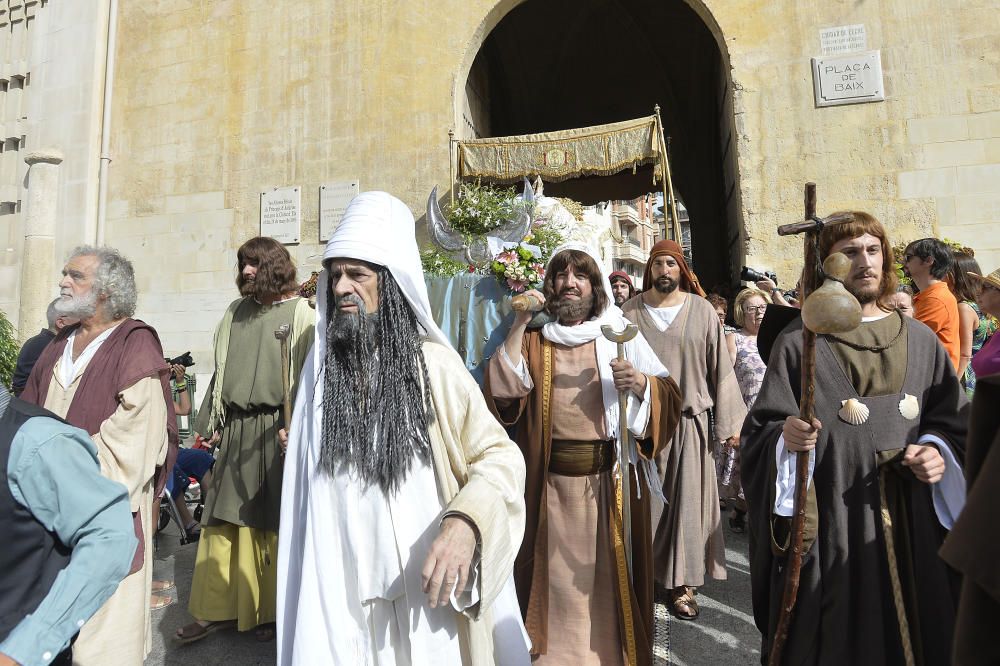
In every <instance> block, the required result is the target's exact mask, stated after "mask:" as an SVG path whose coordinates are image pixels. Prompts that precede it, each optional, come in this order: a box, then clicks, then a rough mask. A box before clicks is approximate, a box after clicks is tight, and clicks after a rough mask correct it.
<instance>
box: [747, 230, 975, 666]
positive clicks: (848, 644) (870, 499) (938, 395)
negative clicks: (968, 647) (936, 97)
mask: <svg viewBox="0 0 1000 666" xmlns="http://www.w3.org/2000/svg"><path fill="white" fill-rule="evenodd" d="M840 215H841V214H838V216H840ZM849 215H850V218H849V221H847V222H845V223H843V224H837V225H833V226H828V227H826V228H825V229H824V230H823V231H822V232H821V234H820V238H819V257H820V260H821V261H822V260H823V259H825V258H826V257H827V256H829V255H830V254H832V253H834V252H841V253H843V254H844V255H846V256H847V258H848V259H850V260H851V271H850V273H849V275H848V278H847V279H846V280H845V281H844V286H845V287H846V288H847V290H848V291H850V293H851V294H853V295H854V296H855V297H856V298H857V300H858V302H859V303H860V304H861V312H862V323H861V325H860V326H858V328H856V329H855V330H853V331H851V332H849V333H842V334H838V335H820V336H817V339H816V380H815V384H814V386H815V399H816V418H815V419H814V420H813V422H812V423H806V422H805V421H802V420H801V419H799V418H798V414H799V408H798V403H799V399H800V395H801V379H800V378H801V363H802V360H801V359H802V322H801V320H797V321H796V322H793V323H792V324H789V325H788V326H787V327H786V328H785V330H784V331H782V332H781V334H780V335H779V336H778V338H777V340H776V341H775V342H774V346H773V348H772V350H771V354H770V361H769V365H768V369H767V374H766V375H765V376H764V382H763V386H762V387H761V391H760V394H759V395H758V396H757V400H756V401H755V402H754V405H753V409H752V411H751V413H750V416H749V418H748V419H747V421H746V425H745V426H744V428H743V433H742V437H743V447H742V451H741V453H742V475H743V477H742V478H743V488H744V492H745V493H746V498H747V503H748V504H749V509H750V511H749V514H750V529H751V536H752V538H751V540H750V543H751V553H750V563H751V567H750V577H751V584H752V591H753V608H754V619H755V620H756V623H757V628H758V629H759V630H760V632H761V635H762V644H761V662H762V663H765V662H766V660H767V657H768V654H769V653H770V650H771V647H772V643H773V637H774V631H775V627H776V624H777V618H778V614H779V606H780V605H781V596H782V591H783V588H784V583H785V571H786V561H787V557H786V553H787V548H788V544H789V537H790V534H789V531H790V518H789V517H790V516H791V515H792V511H793V504H794V501H793V494H794V488H795V475H796V467H795V456H793V455H791V454H792V453H797V454H799V455H808V456H809V458H810V462H809V467H810V478H809V480H808V495H807V499H806V503H805V512H806V520H805V532H804V535H805V542H804V551H803V552H804V557H803V563H802V571H801V575H800V579H799V590H798V600H797V602H796V604H795V610H794V613H793V615H792V621H791V627H790V631H789V636H788V640H787V643H786V644H785V647H784V663H788V664H830V665H833V664H862V665H865V664H871V665H872V666H874V665H875V664H879V665H882V664H947V663H951V661H950V659H951V643H952V632H953V626H954V622H955V608H956V593H957V588H956V587H954V585H955V582H956V581H955V578H954V575H953V572H951V571H950V570H949V569H948V568H947V567H946V566H945V564H944V562H943V561H942V560H941V559H940V558H939V557H938V548H939V547H940V546H941V543H942V541H943V539H944V536H945V534H946V533H947V530H948V529H950V528H951V525H952V523H953V522H954V520H955V518H956V517H957V516H958V513H959V511H960V510H961V507H962V504H963V502H964V497H965V481H964V477H963V472H962V462H961V461H962V458H963V450H964V442H965V432H966V426H965V414H964V413H961V414H960V411H963V412H964V408H965V407H966V406H967V404H966V399H965V393H964V391H963V390H962V388H961V386H960V384H959V383H958V378H957V376H956V375H955V368H954V365H953V364H952V363H951V360H950V359H949V358H948V354H947V353H946V351H945V350H944V348H943V347H942V346H941V345H940V344H938V341H937V338H936V337H935V335H934V333H933V332H932V331H931V330H930V329H928V328H927V327H926V326H924V325H923V324H920V323H919V322H917V321H916V320H914V319H911V318H909V317H905V316H903V315H902V314H901V313H899V312H898V311H897V310H893V309H891V308H890V306H889V305H888V300H889V298H890V297H891V296H892V294H893V293H894V292H895V287H896V278H895V271H894V269H893V256H892V245H891V244H890V242H889V239H888V237H887V236H886V233H885V229H883V228H882V225H881V224H880V223H879V222H878V220H876V219H875V218H874V217H872V216H871V215H869V214H867V213H862V212H853V213H850V214H849Z"/></svg>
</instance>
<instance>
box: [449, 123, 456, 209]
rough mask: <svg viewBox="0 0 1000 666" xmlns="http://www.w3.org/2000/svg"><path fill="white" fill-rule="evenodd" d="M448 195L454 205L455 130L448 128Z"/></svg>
mask: <svg viewBox="0 0 1000 666" xmlns="http://www.w3.org/2000/svg"><path fill="white" fill-rule="evenodd" d="M448 197H449V203H451V205H452V206H454V205H455V130H453V129H450V130H448Z"/></svg>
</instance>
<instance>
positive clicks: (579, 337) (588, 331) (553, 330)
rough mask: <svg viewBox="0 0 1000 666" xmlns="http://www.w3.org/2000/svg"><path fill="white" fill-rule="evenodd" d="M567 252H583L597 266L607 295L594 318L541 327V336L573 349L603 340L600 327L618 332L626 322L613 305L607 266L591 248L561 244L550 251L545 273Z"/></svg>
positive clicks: (574, 244)
mask: <svg viewBox="0 0 1000 666" xmlns="http://www.w3.org/2000/svg"><path fill="white" fill-rule="evenodd" d="M569 250H576V251H578V252H583V253H584V254H586V255H588V256H589V257H590V258H591V259H593V260H594V263H595V264H597V270H598V271H600V273H601V278H602V279H601V284H602V286H603V287H604V293H605V294H606V295H607V301H606V302H607V304H608V306H607V307H606V308H605V309H604V311H603V312H599V313H597V316H596V317H594V318H593V319H589V320H587V321H585V322H581V323H579V324H577V325H576V326H563V325H562V324H560V323H559V322H558V321H552V322H549V323H548V324H545V326H543V327H542V335H544V336H545V337H546V338H548V339H549V340H550V341H552V342H555V343H558V344H561V345H569V346H572V347H575V346H576V345H580V344H583V343H585V342H590V341H591V340H593V339H595V338H603V337H604V334H603V333H601V326H603V325H605V324H607V325H610V326H613V327H614V328H615V330H618V331H620V330H621V329H623V328H624V327H625V325H626V324H627V323H628V321H627V320H626V319H625V316H624V315H623V314H622V311H621V309H620V308H619V307H618V306H617V305H615V296H614V294H613V293H612V292H611V282H610V281H608V279H607V274H608V270H607V266H605V265H604V262H603V261H601V257H600V255H599V254H598V253H597V250H595V249H594V248H592V247H591V246H589V245H585V244H583V243H563V244H562V245H560V246H558V247H557V248H556V249H554V250H553V251H552V256H550V257H549V262H548V264H546V266H545V270H546V273H548V268H549V266H551V265H552V260H553V259H555V258H556V255H558V254H559V253H560V252H567V251H569Z"/></svg>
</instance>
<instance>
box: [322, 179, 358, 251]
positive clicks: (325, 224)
mask: <svg viewBox="0 0 1000 666" xmlns="http://www.w3.org/2000/svg"><path fill="white" fill-rule="evenodd" d="M360 191H361V183H360V182H359V181H357V180H342V181H336V182H332V183H323V184H322V185H320V186H319V241H320V242H321V243H325V242H326V241H328V240H330V236H332V235H333V230H334V229H336V228H337V225H338V224H340V218H342V217H343V216H344V210H346V209H347V204H349V203H351V199H353V198H354V197H356V196H357V195H358V193H359V192H360Z"/></svg>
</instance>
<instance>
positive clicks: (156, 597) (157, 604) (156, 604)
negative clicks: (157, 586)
mask: <svg viewBox="0 0 1000 666" xmlns="http://www.w3.org/2000/svg"><path fill="white" fill-rule="evenodd" d="M172 603H174V599H173V597H171V596H170V595H169V594H151V595H149V610H160V609H161V608H166V607H167V606H169V605H170V604H172Z"/></svg>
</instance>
